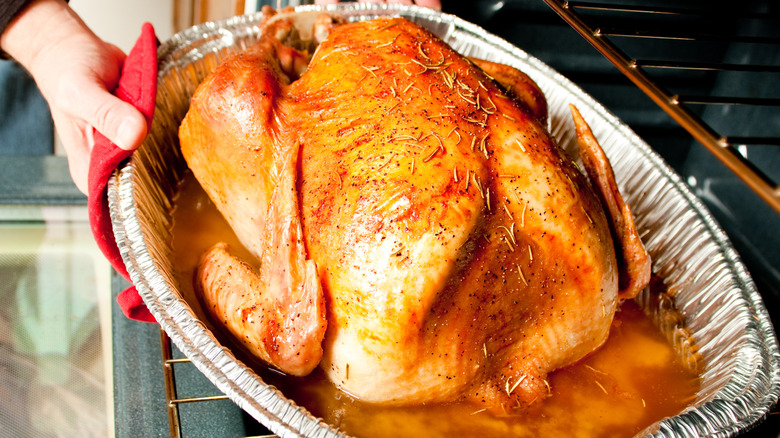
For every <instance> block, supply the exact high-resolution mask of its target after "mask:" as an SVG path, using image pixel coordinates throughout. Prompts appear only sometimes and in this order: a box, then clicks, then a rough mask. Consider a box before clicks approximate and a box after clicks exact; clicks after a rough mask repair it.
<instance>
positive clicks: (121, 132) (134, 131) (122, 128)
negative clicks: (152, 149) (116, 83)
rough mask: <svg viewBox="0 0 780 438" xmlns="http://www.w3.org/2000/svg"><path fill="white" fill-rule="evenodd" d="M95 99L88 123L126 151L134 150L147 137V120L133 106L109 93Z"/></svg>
mask: <svg viewBox="0 0 780 438" xmlns="http://www.w3.org/2000/svg"><path fill="white" fill-rule="evenodd" d="M99 94H100V96H95V97H94V99H95V100H94V101H93V102H94V104H93V105H92V106H91V110H88V111H89V113H91V114H92V116H91V117H89V116H88V117H87V119H86V122H87V123H88V124H90V125H92V126H93V127H94V128H95V130H97V131H98V132H100V133H101V134H103V135H104V136H105V137H106V138H108V139H109V140H111V142H112V143H114V144H115V145H117V146H118V147H120V148H121V149H124V150H128V151H129V150H134V149H136V148H138V146H140V145H141V142H142V141H143V139H144V137H146V118H145V117H144V116H143V114H141V112H140V111H138V110H137V109H136V108H135V107H134V106H132V105H131V104H129V103H127V102H124V101H122V100H121V99H119V98H117V97H116V96H114V95H112V94H110V93H108V92H105V91H103V92H100V93H99ZM89 113H87V114H89Z"/></svg>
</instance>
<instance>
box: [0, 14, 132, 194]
mask: <svg viewBox="0 0 780 438" xmlns="http://www.w3.org/2000/svg"><path fill="white" fill-rule="evenodd" d="M0 48H2V49H3V50H4V51H5V52H6V53H8V54H9V55H10V56H12V57H13V58H14V59H16V60H17V61H18V62H19V63H20V64H21V65H22V66H24V67H25V68H26V69H27V70H28V71H29V72H30V74H31V75H32V76H33V78H34V79H35V81H36V83H37V85H38V88H40V90H41V93H42V94H43V96H44V97H45V98H46V100H47V102H48V103H49V106H50V108H51V114H52V119H53V120H54V126H55V128H56V129H57V132H58V133H59V136H60V138H61V140H62V143H63V146H64V147H65V152H66V153H67V155H68V164H69V166H70V172H71V176H72V177H73V181H74V182H75V183H76V185H77V186H78V188H79V189H80V190H81V191H82V192H84V193H86V191H87V174H88V169H89V153H90V150H91V149H92V146H93V145H94V138H93V128H94V129H96V130H98V131H99V132H101V133H102V134H103V135H105V136H106V137H108V139H110V140H111V141H112V142H114V143H115V144H116V145H117V146H119V147H120V148H122V149H126V150H132V149H135V148H137V147H138V146H139V145H140V144H141V142H142V141H143V139H144V137H145V136H146V121H145V119H144V116H143V115H142V114H141V113H140V112H139V111H138V110H136V109H135V108H134V107H133V106H132V105H130V104H128V103H125V102H123V101H121V100H120V99H118V98H116V97H114V96H113V95H112V94H111V93H110V91H111V90H113V89H114V88H115V87H116V84H117V81H118V79H119V74H120V71H121V67H122V62H123V61H124V58H125V54H124V53H122V51H121V50H120V49H119V48H117V47H115V46H113V45H111V44H108V43H106V42H104V41H102V40H101V39H100V38H98V37H97V36H96V35H95V34H94V33H93V32H92V31H91V30H90V29H89V28H88V27H87V26H86V25H85V24H84V22H83V21H82V20H81V19H80V18H79V17H78V15H76V13H75V12H73V10H71V9H70V8H69V7H68V5H67V4H66V3H65V1H64V0H33V1H31V2H29V3H28V4H27V5H25V6H24V7H23V8H22V9H21V10H20V11H19V12H18V14H17V15H16V16H15V18H14V19H13V20H11V21H10V23H9V24H8V26H7V27H6V28H5V30H3V31H2V34H0Z"/></svg>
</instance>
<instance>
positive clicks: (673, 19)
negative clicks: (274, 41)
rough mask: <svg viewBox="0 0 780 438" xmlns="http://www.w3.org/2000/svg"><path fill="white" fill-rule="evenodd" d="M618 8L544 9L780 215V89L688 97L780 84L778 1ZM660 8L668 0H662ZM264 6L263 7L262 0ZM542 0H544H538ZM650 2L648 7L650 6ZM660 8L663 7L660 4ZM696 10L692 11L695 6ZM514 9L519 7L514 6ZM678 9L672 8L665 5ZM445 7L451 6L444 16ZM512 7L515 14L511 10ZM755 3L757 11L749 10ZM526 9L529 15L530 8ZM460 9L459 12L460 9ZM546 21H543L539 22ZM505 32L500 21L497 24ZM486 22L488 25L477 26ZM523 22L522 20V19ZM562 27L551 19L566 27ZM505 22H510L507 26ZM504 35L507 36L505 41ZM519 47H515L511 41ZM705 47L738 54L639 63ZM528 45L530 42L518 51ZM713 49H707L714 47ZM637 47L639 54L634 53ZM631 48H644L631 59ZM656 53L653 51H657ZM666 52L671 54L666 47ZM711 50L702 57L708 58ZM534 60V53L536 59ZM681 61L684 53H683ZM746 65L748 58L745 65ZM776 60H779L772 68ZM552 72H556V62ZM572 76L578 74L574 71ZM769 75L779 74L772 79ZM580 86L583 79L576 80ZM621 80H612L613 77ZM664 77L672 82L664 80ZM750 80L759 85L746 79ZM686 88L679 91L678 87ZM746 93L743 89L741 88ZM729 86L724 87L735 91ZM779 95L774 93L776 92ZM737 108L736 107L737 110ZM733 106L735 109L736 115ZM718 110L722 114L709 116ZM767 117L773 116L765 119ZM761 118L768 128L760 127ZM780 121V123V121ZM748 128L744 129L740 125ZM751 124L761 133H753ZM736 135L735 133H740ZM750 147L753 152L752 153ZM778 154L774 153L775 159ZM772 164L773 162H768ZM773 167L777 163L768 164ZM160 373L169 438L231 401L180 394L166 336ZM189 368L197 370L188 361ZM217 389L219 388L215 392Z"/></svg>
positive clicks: (556, 0)
mask: <svg viewBox="0 0 780 438" xmlns="http://www.w3.org/2000/svg"><path fill="white" fill-rule="evenodd" d="M619 1H620V3H617V2H614V3H604V2H600V3H593V2H590V3H586V2H569V1H560V0H544V2H545V3H546V4H547V6H548V7H549V8H548V9H547V10H546V11H542V12H540V13H541V14H544V13H545V12H546V13H548V14H549V12H550V10H552V11H554V12H555V14H557V16H559V17H560V19H562V20H563V21H564V22H565V23H568V25H570V26H571V28H573V29H574V30H576V31H577V33H579V34H580V35H581V36H582V38H584V39H585V40H586V41H587V42H589V43H590V44H591V45H592V46H593V47H595V49H596V50H597V51H598V52H599V53H601V55H603V57H604V58H606V59H607V60H609V61H610V62H611V63H612V64H613V65H614V66H615V67H617V69H618V70H619V71H620V72H621V73H622V74H623V75H624V76H625V77H626V78H628V80H630V82H631V83H632V84H633V85H634V86H635V87H637V88H638V89H639V90H641V92H642V93H643V94H645V95H646V96H648V97H649V98H650V99H651V100H652V101H653V102H655V104H657V106H658V107H660V108H661V109H662V110H663V112H665V113H666V114H667V115H668V116H670V117H671V118H672V119H674V121H676V122H677V123H679V125H680V126H682V128H684V130H685V131H687V133H689V134H690V136H691V137H692V138H693V139H694V140H696V141H698V142H699V143H701V145H703V146H704V147H705V148H706V149H707V150H708V151H709V152H710V153H711V154H712V155H713V156H714V157H716V158H717V159H718V160H719V161H720V162H721V163H723V165H725V167H726V168H728V169H729V170H730V171H732V172H733V173H734V174H735V175H736V176H737V177H738V178H739V179H740V180H741V181H743V182H744V184H746V185H747V186H748V187H749V189H750V190H752V191H753V192H754V193H755V194H757V195H758V196H759V197H760V198H761V199H762V200H763V201H764V202H765V203H766V204H767V205H768V206H769V207H770V209H773V210H774V211H776V212H777V213H780V185H778V182H777V179H778V178H780V177H778V176H776V175H773V172H774V173H775V174H777V171H780V169H776V168H769V169H767V168H766V167H762V165H763V166H765V165H766V163H764V162H762V159H761V157H762V155H761V153H759V154H758V157H759V158H758V159H753V160H751V159H749V158H748V156H752V155H753V150H756V148H759V149H758V150H759V152H760V151H761V150H764V149H771V148H775V151H774V152H778V151H777V148H778V147H780V126H774V125H773V123H772V121H773V120H774V121H775V122H778V117H780V111H778V110H779V109H780V108H779V107H780V91H777V90H778V87H777V85H774V88H773V89H771V90H770V92H769V93H767V92H766V89H765V88H762V87H761V86H758V85H756V86H751V87H746V88H747V89H748V91H751V90H752V91H753V92H752V93H748V94H744V95H734V94H727V93H723V94H720V92H721V91H723V90H722V89H721V90H715V92H718V94H711V93H706V94H696V93H689V92H687V91H688V89H690V88H694V89H695V88H696V87H690V84H691V83H692V82H697V81H705V82H706V81H710V82H712V81H713V78H714V77H715V76H717V75H731V74H734V73H738V74H741V75H743V76H742V77H745V76H744V75H749V76H754V77H756V78H757V79H755V82H751V84H765V83H767V82H774V83H775V84H776V83H780V81H778V79H780V77H777V76H776V75H777V74H778V73H780V33H779V32H778V29H780V17H778V15H777V10H778V9H777V8H776V7H775V6H773V5H771V2H768V1H767V2H761V1H759V2H757V6H756V7H752V6H754V5H753V3H755V2H751V1H750V0H744V2H745V3H746V4H748V7H747V8H745V11H744V12H734V11H727V10H720V9H718V6H717V5H713V4H712V2H696V1H692V2H688V3H685V6H681V7H678V6H677V5H678V4H679V3H677V2H666V4H667V5H664V6H657V5H656V6H652V7H648V6H647V5H640V4H639V3H640V2H632V1H631V0H619ZM659 1H661V2H663V0H659ZM261 3H262V2H261ZM474 3H475V4H477V7H479V8H480V9H481V10H480V11H479V12H478V13H476V14H474V15H465V16H471V17H474V18H473V19H472V20H471V21H476V22H477V24H480V25H482V26H483V27H486V28H487V29H488V30H489V31H491V32H493V31H494V29H493V28H491V25H494V24H495V20H493V18H494V17H495V16H497V15H499V13H502V14H503V12H507V14H503V15H505V16H506V15H509V13H512V12H513V11H514V12H516V11H517V6H516V5H517V4H520V3H523V4H526V3H533V2H530V1H525V2H523V1H514V2H513V1H506V2H504V1H493V0H478V1H476V2H474ZM536 3H541V2H536ZM643 3H647V2H643ZM656 3H658V2H656ZM691 4H693V5H694V7H693V8H691V7H690V5H691ZM513 5H514V6H513ZM668 5H671V6H668ZM762 5H763V6H770V9H773V10H774V12H772V11H769V12H767V11H763V10H761V6H762ZM447 6H448V2H447V0H444V7H445V9H444V10H445V12H451V11H448V9H447ZM513 7H514V9H513ZM751 7H752V9H751ZM531 9H532V11H531V14H530V17H531V18H526V20H533V19H537V20H538V22H541V23H545V22H546V23H547V24H551V22H549V21H546V20H549V17H548V18H544V16H543V15H534V14H535V13H537V12H538V11H539V6H538V5H537V6H533V7H532V8H531ZM524 12H526V11H524ZM455 13H458V11H456V12H455ZM540 17H541V18H540ZM514 18H515V17H505V18H503V20H506V21H505V23H511V24H512V25H516V26H521V25H522V23H520V24H517V21H515V20H514ZM498 20H499V24H498V26H499V27H500V26H501V24H500V20H502V19H498ZM480 21H482V22H480ZM519 21H522V20H519ZM735 21H741V22H747V23H748V26H747V27H748V28H749V29H755V30H756V32H757V33H752V34H735V33H733V32H732V31H733V27H731V26H728V25H724V23H726V24H728V23H733V22H735ZM560 24H561V23H560V22H558V23H554V25H558V26H559V25H560ZM505 26H506V25H505ZM499 36H503V37H505V38H507V39H510V41H511V38H508V37H506V36H505V35H501V33H500V32H499ZM513 42H514V41H513ZM689 42H693V43H696V42H700V43H703V44H705V45H707V44H715V45H718V46H720V47H723V46H724V45H730V46H732V48H733V46H737V49H736V50H737V51H738V52H740V53H737V55H736V56H735V57H734V58H733V59H728V60H726V61H724V60H723V59H725V58H728V56H725V57H721V59H720V60H712V59H707V57H706V56H704V57H703V58H705V59H696V58H692V57H690V56H689V55H690V53H691V52H690V50H688V51H685V53H686V55H685V56H684V57H682V58H680V57H679V56H678V55H677V52H676V51H675V50H674V49H672V50H670V51H668V52H666V53H668V54H669V56H670V59H659V58H642V57H641V48H642V46H644V47H647V46H654V45H656V44H666V45H668V44H677V43H679V44H686V43H689ZM521 47H523V48H524V49H525V48H526V47H524V46H523V45H521ZM707 47H709V46H707ZM634 49H636V50H634ZM693 50H694V52H695V51H696V49H693ZM634 51H638V52H640V55H639V56H636V57H633V55H634V53H633V52H634ZM657 51H658V50H656V52H657ZM662 51H665V49H664V50H662ZM753 52H759V54H761V53H769V58H771V61H770V62H769V63H767V62H756V61H754V60H752V59H751V57H750V56H739V55H744V54H747V53H753ZM703 53H705V52H704V51H703V52H702V54H703ZM532 54H533V53H532ZM676 56H678V57H676ZM746 59H747V61H745V60H746ZM772 62H774V63H775V64H772ZM553 67H556V66H555V65H553ZM670 72H671V73H670ZM678 73H680V74H682V75H685V74H686V73H691V75H692V76H691V78H690V79H687V80H686V79H682V80H681V79H679V76H677V74H678ZM564 74H565V75H567V76H569V77H570V78H571V75H569V72H567V71H565V72H564ZM767 75H775V76H772V77H771V78H768V76H767ZM572 79H573V80H575V82H578V81H577V79H575V78H572ZM613 79H614V78H613ZM665 81H666V83H665ZM748 81H753V79H748ZM676 87H677V88H682V91H677V90H675V88H676ZM743 88H744V87H743ZM729 90H730V89H727V90H726V91H729ZM773 90H774V95H772V94H771V91H773ZM735 108H737V109H736V110H735ZM744 109H747V110H748V114H752V111H754V110H755V111H757V112H758V113H760V114H763V115H762V116H760V117H759V118H758V119H754V118H753V117H752V116H744V115H743V116H734V117H732V118H729V117H722V116H719V114H721V115H722V114H723V113H731V112H738V111H741V110H744ZM732 110H733V111H732ZM713 113H715V117H711V115H712V114H713ZM767 114H769V115H768V116H767ZM761 118H763V120H765V121H764V122H759V121H758V120H760V119H761ZM735 120H737V121H739V122H740V128H741V129H740V130H738V131H733V129H732V128H734V121H735ZM746 120H747V121H751V120H752V121H753V122H754V123H753V125H756V126H742V125H744V123H743V122H745V121H746ZM777 124H778V125H780V123H777ZM743 128H747V130H746V129H743ZM752 128H755V129H754V130H752V131H751V129H752ZM735 132H736V133H735ZM748 147H749V148H750V155H748V154H747V153H746V150H747V149H748ZM774 156H775V157H776V156H777V155H774ZM770 163H771V161H770ZM770 165H771V164H770ZM161 346H162V363H163V375H164V379H165V392H166V402H167V410H168V419H169V423H170V434H171V437H182V436H183V435H182V429H181V427H180V426H181V421H182V418H181V416H180V407H181V406H183V405H187V404H192V403H204V404H207V403H213V402H215V401H218V400H224V399H226V398H227V396H225V395H222V394H217V395H206V396H195V397H185V398H179V397H178V395H177V385H176V370H175V368H177V367H180V366H186V364H187V363H188V362H189V361H188V360H187V359H186V358H176V357H173V355H172V346H171V343H170V339H169V338H168V336H167V335H166V334H165V333H164V332H162V331H161ZM190 366H191V365H190ZM214 391H215V392H218V391H217V390H216V388H214ZM775 411H776V412H772V414H771V415H770V417H769V418H770V420H769V421H768V422H771V423H772V425H770V426H768V427H769V428H772V427H778V424H780V423H778V421H776V420H777V419H778V417H780V415H775V414H780V410H778V408H775ZM758 429H759V430H755V431H752V432H748V433H747V434H745V436H748V435H750V436H753V435H754V434H755V436H762V435H761V434H762V433H766V432H767V431H769V430H771V429H766V428H762V427H759V428H758ZM257 436H262V437H267V438H270V437H272V436H274V435H270V434H267V435H266V434H261V435H257Z"/></svg>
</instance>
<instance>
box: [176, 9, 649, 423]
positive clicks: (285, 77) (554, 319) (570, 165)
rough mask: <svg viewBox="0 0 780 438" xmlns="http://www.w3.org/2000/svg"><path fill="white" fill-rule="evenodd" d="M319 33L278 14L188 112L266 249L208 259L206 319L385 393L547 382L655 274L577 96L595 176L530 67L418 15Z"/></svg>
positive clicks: (363, 396) (406, 397)
mask: <svg viewBox="0 0 780 438" xmlns="http://www.w3.org/2000/svg"><path fill="white" fill-rule="evenodd" d="M313 34H314V35H315V37H314V38H315V39H316V41H314V43H313V44H317V43H318V45H317V46H316V50H315V49H314V48H313V47H309V46H307V45H306V44H305V42H304V43H302V42H301V41H299V40H300V35H299V34H298V31H297V30H296V28H295V26H294V23H293V21H291V20H290V19H288V18H285V17H284V16H283V15H281V14H280V15H277V16H275V17H273V18H272V19H271V20H270V21H269V22H268V24H267V25H266V26H265V27H264V31H263V33H262V35H261V36H260V38H259V41H258V43H257V44H256V45H254V46H253V47H251V48H249V49H247V50H245V51H242V52H240V53H237V54H235V55H233V56H230V57H229V58H228V59H226V60H225V61H224V62H222V63H221V64H220V65H219V66H218V68H216V70H215V71H214V72H213V73H212V74H210V75H209V76H208V77H207V78H206V79H205V80H204V81H203V82H202V83H201V84H200V85H199V87H198V88H197V91H196V92H195V94H194V95H193V97H192V101H191V106H190V108H189V111H188V113H187V115H186V117H185V118H184V120H183V122H182V124H181V127H180V132H179V134H180V141H181V149H182V152H183V154H184V157H185V159H186V161H187V163H188V165H189V167H190V169H191V170H192V172H193V173H194V175H195V177H196V178H197V179H198V181H199V182H200V184H201V185H202V186H203V188H204V190H205V191H206V193H207V194H208V195H209V196H210V198H211V199H212V200H213V201H214V203H215V205H216V206H217V208H218V209H219V210H220V212H221V213H222V214H223V216H224V217H225V218H226V219H227V221H228V223H229V224H230V226H231V227H232V228H233V230H234V231H235V233H236V235H237V236H238V238H239V239H240V241H241V242H242V243H243V245H244V246H245V247H246V249H248V250H249V251H250V252H251V253H252V254H253V255H254V256H255V257H256V260H254V261H251V260H246V261H245V260H240V259H239V258H237V257H236V256H235V255H233V253H232V252H231V248H229V247H228V246H227V245H226V244H224V243H219V244H216V245H215V246H214V247H213V248H211V249H210V250H209V251H207V253H206V254H205V255H204V256H203V259H202V263H201V265H200V267H199V269H198V272H197V278H196V283H197V285H196V287H197V289H198V290H199V293H200V294H201V298H202V300H203V303H205V307H206V308H208V311H209V313H210V316H211V318H212V319H213V321H215V322H216V323H218V324H220V325H224V327H226V328H227V329H228V330H229V332H230V333H232V334H233V336H234V337H235V339H236V340H237V341H238V342H240V344H241V345H243V347H245V348H246V349H247V350H248V351H250V352H252V353H253V354H255V355H257V356H258V357H259V358H261V359H263V360H264V361H266V362H267V363H268V364H270V365H271V366H273V367H276V368H278V369H279V370H282V371H284V372H285V373H289V374H292V375H306V374H308V373H310V372H311V371H312V370H314V369H315V368H316V367H317V366H319V367H321V368H322V370H323V371H324V373H325V374H326V375H327V377H328V378H329V379H330V380H332V382H334V384H335V385H337V386H338V387H340V388H341V389H342V390H344V391H345V392H347V393H349V394H351V395H352V396H354V397H356V398H358V399H360V400H364V401H368V402H377V403H386V404H395V405H402V404H413V403H423V402H442V401H473V402H477V403H481V404H483V406H484V407H485V408H489V409H505V410H508V409H513V408H516V407H523V406H527V405H529V404H530V403H533V402H534V401H535V400H539V399H541V398H543V397H545V396H546V395H547V394H548V393H549V391H550V388H549V384H548V382H547V380H546V376H547V374H548V373H549V372H551V371H553V370H555V369H557V368H560V367H564V366H566V365H569V364H572V363H573V362H575V361H577V360H579V359H581V358H582V357H584V356H585V355H587V354H589V353H590V352H592V351H594V350H595V349H597V348H598V347H599V346H600V345H602V343H604V341H605V340H606V338H607V335H608V332H609V329H610V325H611V322H612V319H613V316H614V313H615V311H616V309H617V308H618V306H619V303H620V302H621V300H624V299H627V298H631V297H633V296H634V295H635V294H636V293H637V292H638V291H639V290H641V289H642V288H644V287H645V286H646V284H647V282H648V280H649V277H650V259H649V257H648V255H647V253H646V251H645V249H644V247H643V246H642V243H641V241H640V240H639V237H638V234H637V232H636V229H635V227H634V223H633V219H632V217H631V212H630V210H629V208H628V206H626V205H625V203H624V202H623V200H622V198H621V197H620V194H619V192H618V189H617V185H616V184H615V180H614V175H613V173H612V170H611V167H610V165H609V162H608V161H607V159H606V157H605V156H604V154H603V152H602V151H601V148H600V147H599V145H598V143H597V142H596V140H595V139H594V138H593V135H592V134H591V132H590V129H589V128H588V126H587V124H586V123H585V121H584V120H583V119H582V117H581V116H580V115H579V113H578V112H577V111H576V109H574V108H572V110H573V114H574V117H575V121H576V125H577V129H578V131H577V132H578V139H579V143H580V148H581V152H580V154H581V156H582V162H583V163H584V165H585V166H584V167H585V168H586V170H587V172H588V175H587V176H586V175H584V174H583V173H582V172H581V171H580V170H579V169H578V167H577V166H576V165H575V164H574V162H573V161H572V159H571V158H569V157H568V156H567V155H566V154H565V153H564V152H563V151H562V149H561V148H559V146H558V145H557V144H556V143H555V141H554V140H553V138H552V137H551V135H550V134H549V133H548V132H547V130H546V122H545V118H546V117H547V115H546V112H547V108H546V102H545V100H544V96H543V94H542V92H541V91H540V90H539V88H538V87H537V86H536V84H535V83H534V82H533V81H532V80H530V79H529V78H528V76H526V75H525V74H523V73H522V72H520V71H518V70H516V69H514V68H511V67H507V66H504V65H500V64H495V63H491V62H487V61H481V60H475V59H468V58H465V57H463V56H461V55H460V54H458V53H457V52H455V51H454V50H453V49H452V48H450V47H449V46H448V45H447V44H445V43H444V42H442V41H441V40H440V39H439V38H438V37H436V36H435V35H433V34H431V33H430V32H429V31H427V30H425V29H423V28H422V27H420V26H418V25H415V24H413V23H412V22H410V21H407V20H405V19H402V18H382V19H375V20H371V21H363V22H356V23H349V24H340V25H339V24H337V23H335V22H333V21H332V20H330V18H329V17H327V16H323V17H321V18H320V19H319V20H318V22H317V24H316V31H315V32H313ZM320 40H321V41H320ZM311 50H314V51H313V54H311V55H310V51H311Z"/></svg>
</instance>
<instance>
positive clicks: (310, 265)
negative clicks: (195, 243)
mask: <svg viewBox="0 0 780 438" xmlns="http://www.w3.org/2000/svg"><path fill="white" fill-rule="evenodd" d="M289 30H290V26H289V25H287V24H286V23H285V22H278V23H277V24H276V25H275V26H271V27H269V28H268V32H269V36H268V37H267V38H264V39H263V40H262V41H261V42H260V43H259V44H258V45H257V46H256V47H254V48H253V49H252V50H249V51H247V52H244V53H242V54H240V55H238V56H236V57H234V58H233V59H232V61H231V62H227V63H223V64H221V65H220V66H219V67H218V69H217V70H216V72H215V73H214V74H213V75H211V76H209V77H208V78H207V79H206V80H205V81H204V82H203V83H202V84H201V85H200V87H199V88H198V90H197V91H196V93H195V94H194V96H193V98H192V103H191V106H190V111H189V112H188V114H187V117H186V118H185V120H184V121H183V123H182V126H181V128H180V132H179V136H180V140H181V148H182V152H183V154H184V156H185V157H186V159H187V162H188V163H189V166H190V168H192V169H193V171H194V172H195V174H196V176H197V178H198V180H199V181H200V183H201V185H202V186H203V188H204V190H206V193H208V195H209V197H210V198H211V199H212V200H213V201H214V203H215V204H216V206H217V208H218V209H219V210H220V212H221V213H222V214H223V215H224V216H225V218H226V219H227V220H228V222H229V223H230V225H231V227H232V228H233V230H234V231H235V233H236V235H237V236H238V238H239V239H240V240H241V242H242V243H243V244H244V245H245V246H246V247H247V249H248V250H249V251H250V252H252V254H254V255H255V256H256V257H257V258H258V260H259V261H260V269H259V271H257V270H253V269H250V268H249V267H248V266H247V265H245V264H244V263H243V262H242V261H240V260H239V259H237V258H236V257H234V256H232V255H231V254H230V253H229V251H228V250H227V248H226V247H225V246H223V245H220V244H218V245H216V246H215V247H214V248H212V249H211V250H210V251H209V252H208V253H207V254H206V255H204V257H203V263H202V265H201V268H200V269H199V270H198V283H199V285H200V289H201V290H202V296H203V298H204V301H205V302H206V306H205V307H206V308H207V309H208V311H209V312H210V313H211V315H212V317H213V318H214V319H215V320H216V321H219V322H221V323H223V324H225V326H226V327H227V328H228V329H229V331H230V332H232V333H233V334H234V335H235V336H236V338H237V339H239V340H240V341H241V343H242V344H243V345H244V346H245V347H246V348H247V349H248V350H249V351H250V352H252V353H254V354H255V355H257V356H258V357H260V358H261V359H263V360H265V361H267V362H268V363H270V364H272V365H274V366H275V367H277V368H279V369H280V370H282V371H285V372H287V373H290V374H293V375H306V374H308V373H310V372H311V371H312V370H313V369H314V368H315V367H316V366H317V365H318V364H319V362H320V359H321V357H322V340H323V337H324V335H325V328H326V327H327V321H326V319H325V317H326V315H325V302H324V295H323V293H322V288H321V285H320V280H319V278H318V276H317V269H316V266H315V263H314V261H312V260H310V259H307V257H306V250H305V247H304V242H303V241H302V235H301V233H302V231H301V219H300V209H299V207H298V195H297V191H296V174H297V171H296V168H297V162H298V144H297V143H296V139H295V135H294V133H292V132H289V130H288V129H287V126H286V125H285V124H283V123H279V121H278V120H275V119H274V115H275V114H276V112H277V111H278V106H279V105H281V104H282V103H283V102H284V99H285V96H284V91H283V89H284V87H285V85H286V84H289V83H290V82H291V81H292V80H293V79H295V78H296V77H297V75H298V74H299V73H300V72H301V71H303V69H305V67H306V61H307V58H306V56H305V55H304V54H301V53H298V52H296V51H295V50H293V49H291V48H289V47H287V46H284V45H282V44H281V43H280V42H279V40H278V38H280V37H283V35H285V34H286V33H287V32H289Z"/></svg>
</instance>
